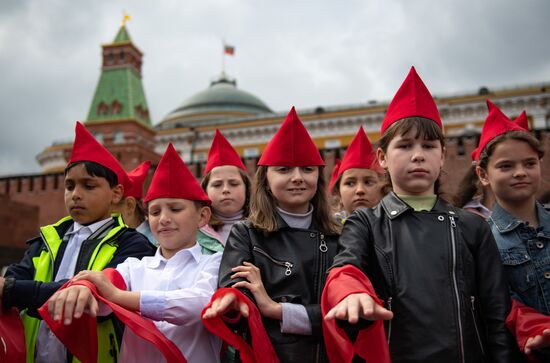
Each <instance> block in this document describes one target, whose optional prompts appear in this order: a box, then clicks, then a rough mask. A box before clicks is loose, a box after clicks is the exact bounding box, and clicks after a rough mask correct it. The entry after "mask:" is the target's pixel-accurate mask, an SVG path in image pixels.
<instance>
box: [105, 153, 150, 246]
mask: <svg viewBox="0 0 550 363" xmlns="http://www.w3.org/2000/svg"><path fill="white" fill-rule="evenodd" d="M150 168H151V162H150V161H144V162H143V163H141V164H139V165H138V166H137V167H136V168H135V169H133V170H132V171H130V172H129V173H128V179H129V180H130V187H129V188H126V189H125V190H124V197H123V198H122V200H121V201H120V202H119V203H118V204H117V205H116V206H115V207H114V210H115V211H117V212H119V213H120V214H121V215H122V218H123V219H124V222H125V223H126V225H127V226H128V227H130V228H134V229H135V230H136V231H138V232H139V233H141V234H143V235H144V236H145V237H147V239H148V240H149V242H151V244H153V245H154V246H156V247H158V243H157V241H156V240H155V237H154V236H153V234H152V232H151V228H150V227H149V222H148V221H147V212H146V210H145V204H144V203H143V183H144V182H145V179H146V178H147V175H148V173H149V169H150Z"/></svg>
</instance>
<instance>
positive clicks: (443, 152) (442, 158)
mask: <svg viewBox="0 0 550 363" xmlns="http://www.w3.org/2000/svg"><path fill="white" fill-rule="evenodd" d="M441 148H442V150H441V167H443V164H445V158H446V157H447V148H446V147H445V146H442V147H441Z"/></svg>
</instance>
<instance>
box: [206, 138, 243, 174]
mask: <svg viewBox="0 0 550 363" xmlns="http://www.w3.org/2000/svg"><path fill="white" fill-rule="evenodd" d="M223 165H232V166H236V167H237V168H239V169H242V170H244V171H246V168H245V167H244V164H243V161H242V160H241V157H240V156H239V154H237V152H236V151H235V149H234V148H233V146H231V144H230V143H229V141H227V139H226V138H225V137H224V136H223V135H222V133H221V132H220V131H219V130H218V129H216V134H215V135H214V140H212V146H210V151H209V152H208V161H207V162H206V168H205V169H204V174H208V173H209V172H210V170H212V169H214V168H215V167H218V166H223Z"/></svg>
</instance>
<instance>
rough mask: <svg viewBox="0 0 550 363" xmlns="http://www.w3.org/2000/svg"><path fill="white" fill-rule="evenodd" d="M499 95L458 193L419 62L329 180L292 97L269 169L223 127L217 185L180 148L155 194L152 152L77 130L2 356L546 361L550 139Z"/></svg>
mask: <svg viewBox="0 0 550 363" xmlns="http://www.w3.org/2000/svg"><path fill="white" fill-rule="evenodd" d="M487 104H488V111H489V112H488V116H487V119H486V121H485V124H484V126H483V130H482V133H481V136H480V140H479V145H478V146H477V148H476V149H475V150H474V152H472V155H471V156H472V160H473V163H472V167H471V169H470V170H469V172H468V175H467V176H466V177H465V179H464V180H463V182H462V185H461V189H460V193H459V195H458V196H457V198H456V199H455V200H454V201H452V202H454V204H451V203H450V201H447V200H445V199H444V198H443V197H441V196H440V176H441V170H442V168H443V163H444V160H445V152H446V149H445V138H444V134H443V125H442V122H441V118H440V116H439V112H438V110H437V107H436V104H435V102H434V100H433V98H432V96H431V94H430V92H429V90H428V89H427V87H426V86H425V84H424V83H423V82H422V80H421V79H420V77H419V76H418V74H417V73H416V70H415V69H414V67H413V68H411V70H410V72H409V74H408V75H407V77H406V79H405V80H404V82H403V84H402V85H401V87H400V88H399V89H398V91H397V93H396V94H395V96H394V98H393V100H392V101H391V103H390V105H389V106H388V110H387V112H386V115H385V118H384V120H383V123H382V127H381V138H380V140H379V141H378V145H377V148H376V149H374V148H373V146H372V145H371V143H370V141H369V139H368V137H367V135H366V133H365V131H364V130H363V129H362V128H360V129H359V130H358V131H357V134H356V135H355V137H354V139H353V140H352V142H351V143H350V145H349V147H348V149H347V151H346V153H345V155H344V157H343V159H342V160H341V161H338V162H337V165H336V166H335V168H334V170H333V173H332V178H331V180H330V182H329V183H328V185H327V183H326V181H325V178H324V172H323V169H324V166H325V164H324V161H323V159H322V158H321V155H320V153H319V150H318V149H317V147H316V146H315V144H314V143H313V140H312V139H311V137H310V136H309V134H308V132H307V131H306V129H305V127H304V125H303V124H302V122H301V121H300V119H299V117H298V114H297V113H296V111H295V110H294V108H292V109H291V110H290V112H289V114H288V116H287V117H286V119H285V120H284V122H283V123H282V125H281V127H280V128H279V130H278V131H277V133H276V134H275V136H274V137H273V138H272V139H271V141H270V142H269V143H268V144H267V146H266V148H265V150H264V151H263V154H262V156H261V158H260V160H259V161H258V168H257V171H256V174H255V175H254V177H253V178H249V176H248V175H247V173H246V168H245V166H244V164H243V162H242V160H241V158H240V156H239V155H238V153H237V152H236V151H235V149H234V148H233V147H232V146H231V144H230V143H229V142H228V140H227V139H225V137H224V136H223V135H222V134H221V132H219V131H218V130H216V133H215V136H214V139H213V142H212V146H211V148H210V152H209V155H208V160H207V164H206V167H205V171H204V176H203V178H202V181H201V183H199V182H198V181H197V180H196V179H195V178H194V177H193V176H192V174H191V173H190V171H189V170H188V169H187V166H186V165H185V163H184V162H183V161H182V159H181V157H180V156H179V155H178V153H177V152H176V150H175V149H174V147H173V146H172V145H171V144H170V145H169V146H168V148H167V149H166V152H165V154H164V156H163V157H162V159H161V161H160V163H159V164H158V166H157V167H156V169H155V171H154V173H153V177H152V181H151V183H150V186H149V188H148V190H147V192H146V194H145V198H143V195H144V190H143V186H144V181H145V179H146V177H147V175H148V173H149V169H150V167H151V163H149V162H145V163H143V164H141V165H140V166H138V167H137V168H136V169H134V170H132V171H131V172H128V173H127V172H125V171H124V170H123V169H122V167H121V166H120V164H119V163H118V161H117V160H116V159H115V158H114V157H113V156H112V155H111V154H110V153H109V152H108V151H107V150H106V149H105V148H104V147H103V146H102V145H101V144H100V143H99V142H97V141H96V140H95V139H94V138H93V136H92V135H91V134H90V133H89V132H88V131H87V130H86V128H85V127H84V126H83V125H82V124H80V123H77V125H76V133H75V141H74V146H73V150H72V154H71V158H70V161H69V163H68V165H67V167H66V169H65V182H64V185H65V205H66V208H67V212H68V214H69V216H67V217H65V218H63V219H61V220H60V221H58V222H57V223H55V224H52V225H49V226H44V227H41V228H40V236H39V237H37V238H35V239H32V240H30V241H29V242H28V250H27V251H26V253H25V255H24V257H23V259H22V260H21V262H19V263H16V264H14V265H12V266H10V267H9V268H8V269H7V272H6V274H5V276H4V277H0V302H1V305H0V307H1V312H0V339H1V343H2V347H3V353H2V352H1V351H2V349H0V361H2V362H3V361H10V362H22V361H26V362H77V361H81V362H84V363H88V362H96V361H97V362H116V361H118V360H119V359H120V361H122V362H161V361H169V362H172V361H174V362H201V363H202V362H220V361H223V362H233V361H235V362H238V361H243V362H260V361H265V362H277V361H281V362H300V363H304V362H329V361H330V362H342V363H344V362H346V363H348V362H381V363H384V362H445V361H451V362H523V361H527V360H530V361H540V362H547V361H549V359H550V215H549V214H548V211H546V210H545V208H544V207H543V206H542V205H541V204H540V203H539V202H538V201H537V199H536V196H537V195H538V194H540V192H541V191H540V190H539V189H540V186H541V163H540V160H541V159H542V157H543V155H544V150H543V149H542V147H541V144H540V142H539V140H537V138H535V137H534V136H533V134H532V133H531V132H530V131H529V127H528V122H527V117H526V115H525V113H523V114H522V115H520V116H519V117H518V118H517V119H516V120H514V121H512V120H510V119H509V118H508V117H507V116H506V115H505V114H503V113H502V111H501V110H500V109H498V107H497V106H495V105H494V104H492V103H491V102H490V101H487ZM331 197H332V198H335V200H336V201H337V210H333V209H332V208H331V203H330V198H331ZM19 317H20V318H21V321H22V324H19V323H18V321H19ZM18 334H20V335H21V336H22V338H21V339H20V340H18V339H16V338H17V337H18ZM23 335H24V338H23ZM4 336H5V337H6V339H4ZM76 336H78V337H79V338H78V339H77V338H76ZM17 341H19V342H22V341H24V342H25V348H24V349H22V347H18V346H17V345H18V344H17ZM2 347H0V348H2Z"/></svg>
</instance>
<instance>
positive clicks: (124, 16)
mask: <svg viewBox="0 0 550 363" xmlns="http://www.w3.org/2000/svg"><path fill="white" fill-rule="evenodd" d="M130 19H131V18H130V15H128V13H127V12H126V11H124V15H123V16H122V21H121V22H120V25H121V26H125V25H126V22H127V21H128V20H130Z"/></svg>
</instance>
